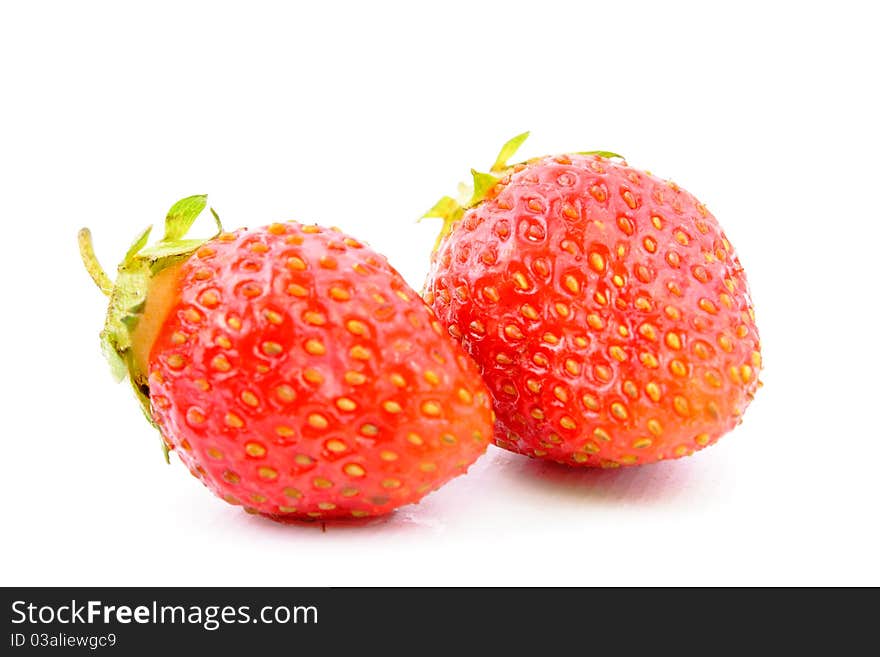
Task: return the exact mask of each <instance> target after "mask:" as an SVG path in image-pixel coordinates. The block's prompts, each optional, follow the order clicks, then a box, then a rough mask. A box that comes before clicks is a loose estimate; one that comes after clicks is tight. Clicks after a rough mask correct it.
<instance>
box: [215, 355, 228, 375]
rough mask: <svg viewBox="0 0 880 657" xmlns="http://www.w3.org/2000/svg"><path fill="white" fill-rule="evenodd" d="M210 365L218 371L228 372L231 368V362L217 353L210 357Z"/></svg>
mask: <svg viewBox="0 0 880 657" xmlns="http://www.w3.org/2000/svg"><path fill="white" fill-rule="evenodd" d="M211 367H212V368H213V369H215V370H217V371H218V372H228V371H229V370H231V369H232V364H231V363H230V362H229V359H228V358H226V356H224V355H223V354H218V355H216V356H214V358H212V359H211Z"/></svg>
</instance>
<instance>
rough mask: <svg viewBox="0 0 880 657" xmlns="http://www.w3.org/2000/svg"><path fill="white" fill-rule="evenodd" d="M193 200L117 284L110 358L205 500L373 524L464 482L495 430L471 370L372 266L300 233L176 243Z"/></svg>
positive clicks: (377, 265)
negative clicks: (213, 497)
mask: <svg viewBox="0 0 880 657" xmlns="http://www.w3.org/2000/svg"><path fill="white" fill-rule="evenodd" d="M204 207H205V197H203V196H200V197H191V198H188V199H184V200H183V201H181V202H179V203H178V204H177V205H175V206H174V207H173V208H172V210H171V212H170V213H169V217H168V219H167V222H166V236H165V238H164V239H163V240H162V241H161V242H159V244H158V245H157V246H155V247H150V248H146V249H145V248H143V247H144V244H145V242H146V239H147V234H144V235H143V236H142V237H141V238H140V239H139V240H138V241H137V242H136V244H135V245H134V246H133V247H132V249H131V250H130V251H129V253H128V255H127V256H126V259H125V261H124V262H123V264H122V265H121V266H120V269H119V272H120V273H119V278H118V279H117V282H116V285H115V287H114V286H112V285H111V284H110V282H109V280H108V279H107V277H106V275H103V272H101V271H100V268H99V266H98V265H97V262H96V260H95V259H94V254H93V252H92V250H91V243H90V237H89V235H88V232H87V231H85V230H84V231H83V232H82V233H81V236H80V244H81V247H82V251H83V258H84V261H85V262H86V265H87V267H88V268H89V270H90V272H91V273H92V274H93V277H94V278H95V280H96V281H97V282H98V283H99V285H100V286H101V287H102V289H104V290H105V291H107V292H109V293H110V294H111V302H110V311H109V313H108V320H107V325H106V327H105V330H104V333H103V334H102V338H103V344H104V347H105V351H106V352H107V354H108V355H109V356H110V358H111V360H112V362H113V363H114V364H115V369H116V370H117V372H119V373H123V374H124V373H127V374H128V375H129V376H130V378H131V381H132V383H133V384H134V387H135V390H136V392H137V393H138V396H139V398H140V399H141V402H142V403H143V405H144V408H145V411H146V413H147V415H148V417H149V418H150V419H151V420H152V421H153V422H154V423H155V425H156V426H157V427H158V429H159V430H160V431H161V433H162V435H163V437H164V440H165V442H166V443H167V447H168V448H169V449H173V450H175V451H176V452H177V453H178V454H179V456H180V459H181V460H182V461H183V462H184V464H186V466H187V467H188V468H189V470H190V472H192V474H193V475H194V476H195V477H196V478H198V479H200V480H201V481H202V482H203V483H204V484H205V485H206V486H207V487H208V488H209V489H211V490H212V491H213V492H214V493H215V494H217V495H218V496H220V497H222V498H223V499H225V500H226V501H228V502H230V503H233V504H242V505H244V506H245V507H246V508H247V509H248V510H252V511H256V512H258V513H261V514H264V515H267V516H270V517H273V518H276V519H281V518H298V517H312V518H316V517H321V518H330V517H341V516H348V517H351V516H355V517H362V516H369V515H375V514H381V513H386V512H388V511H390V510H392V509H394V508H396V507H398V506H400V505H403V504H408V503H410V502H416V501H418V500H419V499H420V498H421V497H422V496H424V495H425V494H426V493H428V492H429V491H432V490H434V489H436V488H438V487H439V486H441V485H442V484H443V483H444V482H446V481H447V480H449V479H450V478H452V477H454V476H456V475H458V474H461V473H463V472H464V471H465V470H466V469H467V467H468V466H469V465H470V464H471V463H472V462H473V461H474V460H475V459H476V458H477V457H479V456H480V454H482V453H483V452H484V451H485V449H486V446H487V444H488V440H489V437H490V435H491V431H492V426H491V419H490V416H491V410H490V407H489V397H488V394H487V391H486V389H485V387H484V386H483V384H482V382H481V381H480V378H479V376H478V373H477V370H476V367H475V365H474V364H473V362H472V361H471V360H470V358H468V356H467V355H466V354H465V353H464V352H463V351H462V350H461V349H460V348H459V346H458V345H457V344H456V343H455V342H454V341H453V340H452V339H450V338H449V336H448V335H447V334H446V332H445V330H443V329H442V328H441V325H440V324H439V323H438V322H437V320H436V318H435V316H434V314H433V312H432V311H431V309H430V308H429V307H427V306H426V305H425V304H424V302H423V301H422V300H421V299H420V298H419V296H418V295H417V294H416V293H414V292H413V291H412V290H411V289H410V288H409V287H408V286H407V284H406V283H405V282H404V280H403V279H402V278H401V277H400V275H399V274H398V273H397V272H396V271H395V270H394V269H392V268H391V267H390V266H389V265H388V263H387V261H386V260H385V258H384V257H382V256H379V255H378V254H376V253H375V252H374V251H372V250H371V249H369V248H368V247H366V246H364V245H363V244H361V243H360V242H358V241H357V240H355V239H352V238H351V237H348V236H346V235H344V234H342V233H340V232H338V231H334V230H330V229H325V228H320V227H318V226H303V225H300V224H298V223H286V224H272V225H270V226H267V227H264V228H258V229H253V230H248V229H242V230H238V231H235V232H232V233H229V232H221V233H219V234H218V235H217V236H216V237H215V238H213V239H211V240H209V241H207V242H204V243H202V242H199V241H193V240H184V239H183V236H184V233H185V232H186V231H187V230H188V228H189V226H190V225H191V224H192V222H193V220H194V219H195V217H196V216H197V215H198V214H199V212H201V210H202V209H203V208H204Z"/></svg>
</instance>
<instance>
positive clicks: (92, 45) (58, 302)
mask: <svg viewBox="0 0 880 657" xmlns="http://www.w3.org/2000/svg"><path fill="white" fill-rule="evenodd" d="M870 6H871V5H870V3H855V2H853V3H850V2H840V1H838V2H834V3H832V4H830V5H829V4H828V3H809V2H806V3H804V2H799V3H781V2H779V3H775V2H769V1H766V0H765V1H763V2H759V3H751V2H738V3H734V4H728V5H726V6H725V7H724V8H723V9H722V8H719V7H718V6H716V3H694V4H681V3H659V2H658V3H655V2H652V3H638V2H626V3H612V2H601V3H593V2H571V3H560V2H552V1H549V0H548V1H544V2H527V3H517V2H504V3H479V2H475V1H472V2H466V3H461V4H459V3H454V2H438V3H434V4H432V5H430V6H423V3H415V2H411V3H401V4H399V5H392V4H388V3H381V2H362V3H351V4H343V3H318V2H310V3H302V5H301V6H296V4H295V3H292V2H288V3H266V2H248V3H240V4H239V6H233V5H232V4H229V5H227V4H225V3H221V2H206V3H201V4H196V3H189V2H173V3H161V2H151V3H138V4H137V5H135V4H134V3H119V2H108V3H101V4H98V3H94V2H64V3H61V2H59V3H45V2H29V3H24V2H22V3H4V4H3V8H2V10H0V62H2V64H0V66H2V69H0V75H2V88H0V95H2V99H0V116H2V120H0V138H2V139H0V221H2V233H0V235H2V239H3V243H2V249H3V251H2V257H0V266H2V276H0V281H2V285H3V297H2V304H3V318H2V321H0V332H2V341H0V350H2V362H0V373H2V376H0V386H2V395H0V403H2V414H0V432H2V441H3V443H2V445H3V451H2V461H0V486H2V500H3V502H2V503H3V516H2V518H3V520H2V522H3V524H2V533H3V537H2V540H0V551H2V557H0V583H2V584H6V585H13V584H17V585H49V584H93V585H136V584H142V585H143V584H149V585H172V584H181V585H195V584H206V585H223V584H236V585H246V584H253V585H270V584H279V585H346V584H348V585H361V584H374V585H375V584H407V585H423V584H478V585H484V584H564V585H567V584H577V585H592V584H874V585H878V584H880V559H878V558H877V555H878V550H880V544H878V516H880V513H878V503H880V489H878V476H877V470H878V459H880V428H878V402H880V399H878V397H880V394H878V393H880V385H878V378H877V374H878V371H880V357H878V347H877V345H878V342H880V337H878V332H880V322H878V319H880V312H878V304H880V302H878V297H880V281H878V278H880V228H878V225H880V211H878V172H880V171H878V162H880V157H878V147H880V138H878V123H877V122H878V116H880V103H878V98H877V89H878V77H877V76H878V72H877V70H878V64H880V48H878V45H877V43H878V39H877V34H876V25H877V20H876V18H875V17H873V16H871V15H869V9H868V7H870ZM526 129H529V130H531V131H532V138H531V140H530V141H529V142H527V144H526V146H525V148H524V150H523V155H526V156H531V155H539V154H545V153H552V152H559V151H565V150H586V149H610V150H614V151H617V152H620V153H623V154H625V155H626V156H627V157H628V159H629V161H630V163H632V164H634V165H636V166H640V167H644V168H648V169H651V170H652V171H653V172H655V173H657V174H660V175H663V176H667V177H671V178H673V179H674V180H675V181H676V182H678V183H679V184H681V185H682V186H684V187H685V188H686V189H688V190H689V191H691V192H693V193H694V194H696V195H697V196H698V197H699V198H700V199H701V200H702V201H704V202H705V203H706V204H707V205H708V207H709V208H710V209H711V210H712V211H713V212H714V214H715V215H716V216H717V217H718V219H719V220H720V222H721V223H722V225H723V226H724V228H725V230H726V231H727V234H728V235H729V236H730V238H731V240H732V242H733V243H734V245H735V247H736V248H737V250H738V251H739V254H740V256H741V259H742V262H743V263H744V265H745V267H746V270H747V272H748V275H749V278H750V282H751V287H752V292H753V297H754V301H755V306H756V309H757V318H758V326H759V329H760V331H761V335H762V338H763V349H764V360H765V365H766V370H765V372H764V374H763V377H762V378H763V379H764V382H765V384H766V385H765V387H764V388H763V389H762V390H761V391H760V392H759V394H758V397H757V400H756V401H755V402H754V404H753V405H752V407H751V408H750V409H749V411H748V413H747V414H746V417H745V424H744V425H743V426H741V427H740V428H738V429H737V430H736V431H735V432H734V433H732V434H731V435H729V436H727V437H726V438H724V439H723V440H722V441H721V443H720V444H719V445H718V446H716V447H713V448H711V449H708V450H706V451H704V452H702V453H700V454H698V455H696V456H694V457H692V458H689V459H685V460H680V461H677V462H670V463H664V464H661V465H654V466H648V467H643V468H639V469H624V470H620V471H615V472H603V471H575V470H567V469H564V468H560V467H558V466H552V465H548V464H542V463H537V462H532V461H529V460H527V459H525V458H522V457H518V456H514V455H511V454H507V453H505V452H502V451H501V450H499V449H496V448H491V449H490V451H489V453H488V455H487V456H485V457H483V458H482V459H481V460H480V461H479V462H478V463H477V464H476V465H475V466H474V467H473V469H472V471H471V473H470V474H469V475H467V476H466V477H462V478H459V479H457V480H455V481H454V482H452V483H451V484H450V485H448V486H446V487H445V488H444V489H442V490H441V491H439V492H437V493H435V494H433V495H431V496H429V497H428V498H426V499H425V500H424V501H423V502H422V503H421V504H420V505H417V506H411V507H406V508H404V509H402V510H401V511H399V512H398V513H396V514H394V515H393V516H391V517H390V518H388V519H387V520H384V521H377V522H375V523H374V524H372V525H368V526H364V527H353V526H341V527H340V526H335V525H334V526H330V527H328V529H327V531H326V532H322V531H321V528H320V525H314V526H306V527H288V526H280V525H276V524H273V523H271V522H268V521H265V520H262V519H259V518H255V517H252V516H249V515H246V514H244V513H242V512H241V511H240V510H238V509H237V508H234V507H230V506H227V505H226V504H223V503H221V502H219V501H218V500H216V499H215V498H213V496H211V495H210V494H209V493H208V492H207V491H206V490H204V489H203V488H202V487H201V486H199V485H198V484H197V483H196V482H195V480H193V479H192V478H191V477H190V476H189V475H188V474H187V473H186V471H185V469H184V468H183V467H182V466H181V465H180V463H179V462H177V461H176V459H175V460H174V461H172V465H171V466H170V467H169V466H165V465H164V464H163V462H162V459H161V456H160V454H159V450H158V447H157V437H156V435H155V434H154V432H153V430H152V429H150V428H149V427H148V426H147V425H146V423H145V422H144V421H143V419H142V417H141V416H140V412H139V410H138V408H137V405H136V403H135V401H134V400H133V399H132V398H131V397H130V393H129V391H128V390H127V389H126V387H125V386H124V385H115V384H114V383H113V382H112V380H111V377H110V375H109V373H108V371H107V368H106V366H105V363H104V361H103V360H102V358H101V355H100V353H99V350H98V341H97V333H98V331H99V329H100V326H101V323H102V319H103V311H104V299H103V297H102V296H101V295H100V294H99V293H98V291H97V290H96V289H95V288H94V287H93V286H92V283H91V281H90V280H89V279H88V277H87V276H86V274H85V272H84V271H83V270H82V268H81V265H80V262H79V257H78V255H77V250H76V240H75V235H76V230H77V229H78V228H79V227H80V226H81V225H88V226H90V227H91V228H92V229H93V233H94V235H95V239H96V248H97V251H98V255H99V257H100V258H101V259H102V260H103V262H104V263H105V265H106V266H108V267H111V268H112V266H113V264H114V263H115V262H116V261H117V260H118V258H119V257H120V255H121V254H122V253H123V252H124V250H125V247H126V246H127V245H128V243H129V242H130V240H131V239H132V238H133V236H134V235H135V234H136V233H137V232H138V231H139V229H140V228H142V227H143V226H144V225H146V224H148V223H158V224H161V221H162V219H163V217H164V213H165V211H166V210H167V208H168V207H169V206H170V204H171V203H172V202H174V201H175V200H177V199H178V198H180V197H182V196H187V195H190V194H196V193H205V192H208V193H210V195H211V197H210V202H211V203H212V205H213V206H214V207H215V208H217V209H218V210H219V212H220V214H221V216H222V217H223V218H224V220H225V222H226V223H227V225H229V226H239V225H260V224H265V223H268V222H270V221H272V220H276V219H288V218H298V219H301V220H304V221H310V222H311V221H317V222H319V223H322V224H326V225H333V224H336V225H338V226H341V227H342V228H344V229H345V230H346V231H348V232H350V233H352V234H354V235H357V236H360V237H362V238H364V239H366V240H367V241H369V242H370V243H371V244H372V245H373V246H374V247H376V248H377V249H378V250H379V251H381V252H383V253H385V254H386V255H387V256H388V257H389V259H390V260H391V262H392V263H393V264H395V265H396V267H397V268H398V269H399V270H400V271H401V272H402V273H403V274H404V276H405V277H406V278H407V279H408V280H409V282H410V283H411V284H412V285H413V286H414V287H416V288H419V287H420V286H421V283H422V281H423V278H424V275H425V273H426V271H427V263H428V253H429V251H430V247H431V244H432V242H433V239H434V235H435V231H436V229H437V225H436V224H431V223H430V222H426V223H423V224H416V223H415V222H414V220H415V218H416V217H418V216H419V214H420V213H421V212H422V211H423V210H425V209H426V208H427V207H429V206H430V205H431V204H432V203H433V201H434V200H436V198H437V197H439V196H440V195H442V194H444V193H448V192H452V191H454V189H455V185H456V183H457V182H458V181H459V180H460V179H462V178H464V177H465V176H466V174H467V171H468V168H469V167H471V166H478V167H479V166H483V167H485V166H486V165H488V164H489V163H490V162H491V161H492V159H493V158H494V156H495V154H496V151H497V149H498V147H499V146H500V144H501V143H502V142H503V141H504V140H505V139H507V138H508V137H510V136H512V135H514V134H517V133H518V132H520V131H522V130H526ZM203 227H204V230H205V231H206V232H207V231H208V230H209V227H208V226H206V225H203Z"/></svg>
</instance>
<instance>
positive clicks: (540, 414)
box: [512, 391, 544, 420]
mask: <svg viewBox="0 0 880 657" xmlns="http://www.w3.org/2000/svg"><path fill="white" fill-rule="evenodd" d="M515 393H516V391H514V392H513V393H512V394H515ZM529 415H531V416H532V417H533V418H535V419H536V420H543V419H544V411H543V410H542V409H540V408H533V409H532V410H531V411H530V412H529Z"/></svg>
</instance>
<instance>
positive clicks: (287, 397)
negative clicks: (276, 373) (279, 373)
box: [275, 383, 296, 403]
mask: <svg viewBox="0 0 880 657" xmlns="http://www.w3.org/2000/svg"><path fill="white" fill-rule="evenodd" d="M275 396H277V397H278V399H280V400H281V401H282V402H284V403H290V402H292V401H293V400H294V399H296V391H294V389H293V388H291V387H290V386H289V385H287V384H286V383H282V384H281V385H280V386H278V387H277V388H275Z"/></svg>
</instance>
